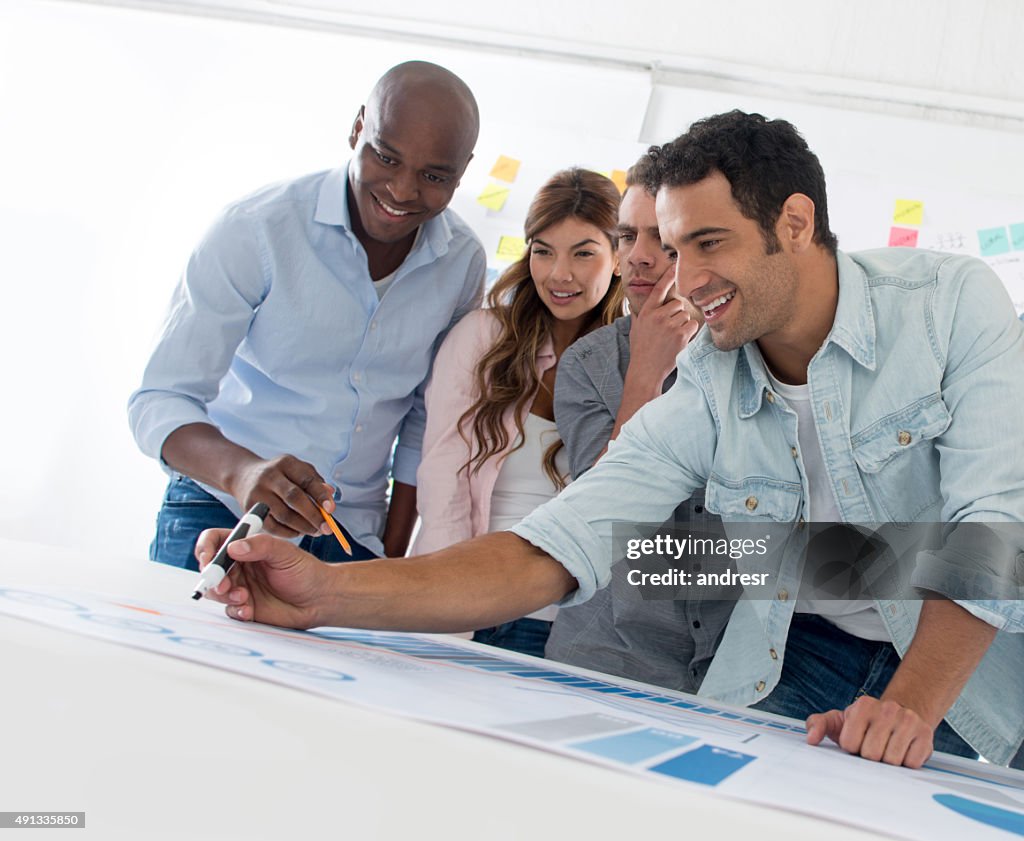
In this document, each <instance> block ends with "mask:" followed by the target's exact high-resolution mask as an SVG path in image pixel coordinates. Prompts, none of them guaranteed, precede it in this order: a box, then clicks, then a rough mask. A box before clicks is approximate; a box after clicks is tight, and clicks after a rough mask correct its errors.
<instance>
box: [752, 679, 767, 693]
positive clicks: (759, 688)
mask: <svg viewBox="0 0 1024 841" xmlns="http://www.w3.org/2000/svg"><path fill="white" fill-rule="evenodd" d="M765 686H766V684H765V682H764V681H763V680H759V681H758V682H757V686H755V687H754V689H756V690H757V691H758V692H764V688H765Z"/></svg>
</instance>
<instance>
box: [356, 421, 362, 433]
mask: <svg viewBox="0 0 1024 841" xmlns="http://www.w3.org/2000/svg"><path fill="white" fill-rule="evenodd" d="M362 431H363V425H362V424H361V423H360V424H357V425H356V432H362Z"/></svg>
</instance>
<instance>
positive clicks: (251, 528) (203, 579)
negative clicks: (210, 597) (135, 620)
mask: <svg viewBox="0 0 1024 841" xmlns="http://www.w3.org/2000/svg"><path fill="white" fill-rule="evenodd" d="M314 504H315V505H316V507H317V508H318V509H319V511H320V514H321V515H322V516H323V518H324V521H325V522H326V523H327V525H328V526H330V527H331V531H333V532H334V536H335V537H336V538H338V543H340V544H341V548H342V549H344V550H345V554H346V555H349V556H351V555H352V547H351V546H350V545H349V542H348V541H347V540H346V539H345V535H343V534H342V533H341V529H339V528H338V526H337V524H336V523H335V522H334V518H333V517H332V516H331V515H330V514H328V513H327V512H326V511H324V509H323V508H321V507H320V505H319V503H316V502H314ZM269 513H270V507H269V506H268V505H266V504H265V503H263V502H257V503H256V504H255V505H254V506H253V507H252V508H250V509H249V511H248V513H246V515H245V516H244V517H242V519H241V520H239V521H238V525H237V526H235V527H234V528H233V529H232V530H231V533H230V534H228V538H227V540H225V541H224V543H223V545H222V546H221V547H220V549H218V550H217V554H216V555H214V556H213V560H212V561H210V563H209V564H208V565H207V566H206V568H205V569H204V570H203V572H202V574H201V575H200V576H199V583H198V584H197V585H196V589H195V592H194V593H192V598H193V599H201V598H202V597H203V596H205V595H206V591H207V590H212V589H213V588H214V587H216V586H217V585H218V584H220V582H221V581H223V580H224V576H226V575H227V574H228V570H229V569H231V566H232V564H234V562H235V560H234V558H232V557H230V556H229V555H228V546H230V545H231V544H232V543H234V542H235V541H236V540H241V539H242V538H243V537H252V536H253V535H254V534H259V533H260V532H261V531H262V530H263V521H264V520H265V519H266V518H267V514H269Z"/></svg>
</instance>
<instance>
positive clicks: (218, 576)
mask: <svg viewBox="0 0 1024 841" xmlns="http://www.w3.org/2000/svg"><path fill="white" fill-rule="evenodd" d="M269 513H270V506H268V505H266V504H265V503H262V502H257V503H256V504H255V505H254V506H253V507H252V508H250V509H249V511H248V513H247V514H246V515H245V516H244V517H242V519H241V520H239V521H238V525H237V526H235V527H234V528H233V529H231V534H229V535H228V539H227V540H225V541H224V545H223V546H221V547H220V549H218V550H217V554H216V555H214V556H213V560H212V561H210V563H209V564H208V565H207V567H206V568H205V569H204V570H203V572H202V574H201V575H200V576H199V583H198V584H197V585H196V590H195V592H194V593H193V594H192V598H193V599H201V598H202V597H203V596H205V595H206V591H207V590H212V589H213V588H214V587H216V586H217V585H218V584H220V582H221V581H223V580H224V576H225V575H227V574H228V570H229V569H231V566H232V564H234V562H235V559H234V558H232V557H231V556H230V555H228V546H230V545H231V544H232V543H234V542H235V541H236V540H241V539H242V538H243V537H251V536H252V535H254V534H259V533H260V531H262V529H263V520H264V519H266V516H267V514H269Z"/></svg>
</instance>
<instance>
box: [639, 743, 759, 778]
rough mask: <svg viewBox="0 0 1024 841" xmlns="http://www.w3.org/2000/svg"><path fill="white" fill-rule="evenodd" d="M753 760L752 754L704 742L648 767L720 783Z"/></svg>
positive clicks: (658, 772)
mask: <svg viewBox="0 0 1024 841" xmlns="http://www.w3.org/2000/svg"><path fill="white" fill-rule="evenodd" d="M753 761H754V757H753V756H751V755H750V754H746V753H740V752H738V751H734V750H726V749H725V748H716V747H715V746H714V745H701V746H700V747H699V748H695V749H694V750H691V751H687V752H686V753H683V754H680V755H679V756H674V757H672V758H671V759H668V760H666V761H665V762H661V763H659V764H658V765H652V766H651V767H650V769H648V770H651V771H654V772H655V773H656V774H664V775H665V776H666V777H675V778H676V779H677V780H688V781H689V782H691V783H700V784H701V785H706V786H716V785H718V784H719V783H721V782H722V781H723V780H726V779H728V778H729V777H731V776H732V775H733V774H735V773H736V772H737V771H739V770H740V769H741V768H743V767H744V766H746V765H748V764H749V763H751V762H753Z"/></svg>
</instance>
